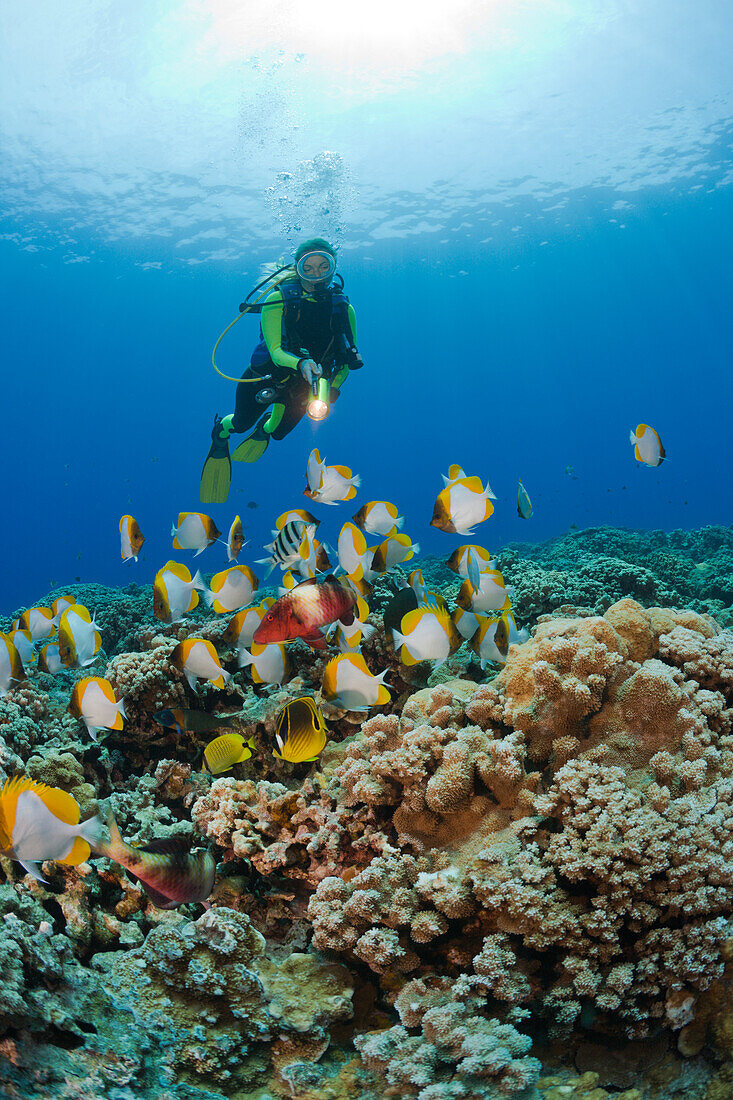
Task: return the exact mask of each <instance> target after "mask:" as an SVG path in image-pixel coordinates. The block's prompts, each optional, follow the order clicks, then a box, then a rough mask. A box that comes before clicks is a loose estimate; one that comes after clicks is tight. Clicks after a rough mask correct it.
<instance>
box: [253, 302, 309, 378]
mask: <svg viewBox="0 0 733 1100" xmlns="http://www.w3.org/2000/svg"><path fill="white" fill-rule="evenodd" d="M282 320H283V297H282V294H281V293H280V291H279V290H277V289H276V290H273V292H272V294H270V295H269V297H267V298H266V299H265V302H264V304H263V306H262V313H261V314H260V321H261V324H262V335H263V336H264V338H265V343H266V344H267V350H268V351H269V353H270V358H271V359H272V361H273V363H275V365H276V366H278V367H289V368H290V370H297V369H298V363H299V362H300V360H299V359H298V356H297V355H291V354H290V352H289V351H284V350H283V346H282Z"/></svg>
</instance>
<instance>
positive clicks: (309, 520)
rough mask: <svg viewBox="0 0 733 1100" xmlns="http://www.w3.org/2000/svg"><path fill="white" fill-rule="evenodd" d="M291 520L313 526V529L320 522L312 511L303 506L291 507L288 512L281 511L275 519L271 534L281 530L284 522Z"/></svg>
mask: <svg viewBox="0 0 733 1100" xmlns="http://www.w3.org/2000/svg"><path fill="white" fill-rule="evenodd" d="M293 520H297V521H298V522H299V523H304V524H305V525H306V526H307V527H313V528H314V529H315V528H316V527H317V526H318V524H319V523H320V522H321V521H320V520H319V519H316V517H315V516H314V515H313V513H312V512H309V511H307V509H305V508H291V509H290V511H289V512H283V513H282V515H279V516H278V517H277V519H276V520H275V530H274V531H273V532H272V533H273V535H277V532H278V531H282V529H283V527H285V525H286V524H288V523H292V522H293Z"/></svg>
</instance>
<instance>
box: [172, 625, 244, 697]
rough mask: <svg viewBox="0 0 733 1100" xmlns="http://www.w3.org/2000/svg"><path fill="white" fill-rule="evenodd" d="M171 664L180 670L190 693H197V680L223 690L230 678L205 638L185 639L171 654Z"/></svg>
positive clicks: (230, 675)
mask: <svg viewBox="0 0 733 1100" xmlns="http://www.w3.org/2000/svg"><path fill="white" fill-rule="evenodd" d="M170 660H171V664H173V665H175V667H176V668H178V669H180V671H181V672H182V673H183V675H184V676H185V677H186V679H187V680H188V686H189V687H190V688H191V690H192V691H197V690H198V689H197V686H196V682H197V680H208V682H209V683H210V684H211V685H212V687H216V688H223V687H224V686H225V684H228V683H229V681H230V680H231V678H232V674H231V672H227V671H226V669H223V668H222V667H221V664H220V662H219V654H218V653H217V652H216V650H215V649H214V646H213V645H212V643H211V642H210V641H208V640H207V639H206V638H186V639H185V641H183V642H179V643H178V645H177V646H176V648H175V649H174V650H173V652H172V653H171V657H170Z"/></svg>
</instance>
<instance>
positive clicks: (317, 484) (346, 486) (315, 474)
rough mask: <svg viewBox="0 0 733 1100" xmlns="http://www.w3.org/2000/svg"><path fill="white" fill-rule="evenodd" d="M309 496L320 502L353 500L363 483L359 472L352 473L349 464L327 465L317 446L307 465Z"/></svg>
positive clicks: (334, 502) (306, 491)
mask: <svg viewBox="0 0 733 1100" xmlns="http://www.w3.org/2000/svg"><path fill="white" fill-rule="evenodd" d="M306 481H307V483H308V484H307V487H306V488H305V489H304V490H303V492H304V494H305V495H306V496H307V497H310V499H311V500H315V501H317V502H318V503H319V504H337V503H339V501H343V500H353V499H354V497H355V496H356V490H357V489H358V487H359V486H360V485H361V477H360V476H359V474H352V472H351V470H350V469H349V468H348V466H327V465H326V463H325V462H322V461H321V456H320V454H319V453H318V450H317V448H314V450H312V451H311V453H310V456H309V458H308V465H307V467H306Z"/></svg>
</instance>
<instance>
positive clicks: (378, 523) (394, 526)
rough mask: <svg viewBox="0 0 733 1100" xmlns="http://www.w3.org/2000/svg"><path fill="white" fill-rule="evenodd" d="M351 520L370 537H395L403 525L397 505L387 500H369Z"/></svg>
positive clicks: (403, 520)
mask: <svg viewBox="0 0 733 1100" xmlns="http://www.w3.org/2000/svg"><path fill="white" fill-rule="evenodd" d="M352 519H353V521H354V523H356V524H358V526H359V527H361V528H363V530H364V531H366V532H367V533H368V534H370V535H396V534H397V532H398V531H401V530H402V527H403V526H404V523H405V517H404V516H401V515H400V511H399V508H398V507H397V505H396V504H391V503H390V501H388V500H370V501H369V503H368V504H364V505H363V506H362V507H361V508H360V509H359V511H358V512H357V513H356V515H354V516H352Z"/></svg>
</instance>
